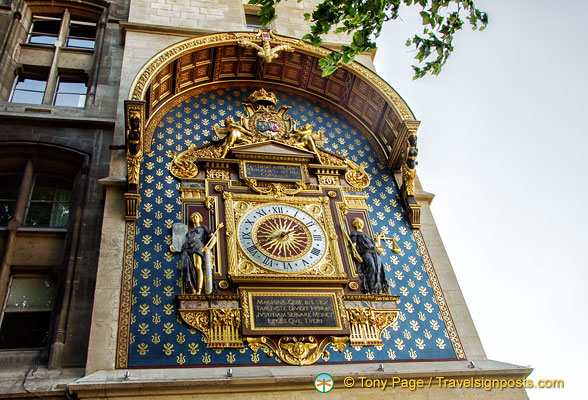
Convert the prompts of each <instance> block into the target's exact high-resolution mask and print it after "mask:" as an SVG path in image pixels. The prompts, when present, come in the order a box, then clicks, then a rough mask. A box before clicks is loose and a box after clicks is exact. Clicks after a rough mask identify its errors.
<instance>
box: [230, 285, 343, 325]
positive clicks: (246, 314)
mask: <svg viewBox="0 0 588 400" xmlns="http://www.w3.org/2000/svg"><path fill="white" fill-rule="evenodd" d="M239 295H240V297H241V308H242V309H243V327H244V332H245V331H246V332H247V334H253V335H255V334H259V335H276V334H278V335H279V334H280V333H281V334H284V333H296V334H301V333H302V334H304V333H313V334H316V333H320V332H321V331H322V332H328V333H329V334H335V333H339V334H346V333H348V332H349V319H348V317H347V312H346V310H345V304H344V302H343V289H341V288H331V287H321V288H320V289H309V288H308V287H288V288H287V289H286V288H283V289H279V290H277V289H276V288H275V287H263V286H254V287H246V286H245V287H243V286H241V287H240V288H239ZM253 296H259V297H264V296H265V297H269V296H271V297H285V298H289V297H293V296H296V297H317V296H319V297H329V298H331V299H332V301H333V303H332V304H333V311H334V313H335V319H336V325H335V326H329V327H313V328H308V327H307V326H302V327H288V328H279V327H274V328H264V327H257V326H256V325H255V317H254V315H253V304H252V302H253Z"/></svg>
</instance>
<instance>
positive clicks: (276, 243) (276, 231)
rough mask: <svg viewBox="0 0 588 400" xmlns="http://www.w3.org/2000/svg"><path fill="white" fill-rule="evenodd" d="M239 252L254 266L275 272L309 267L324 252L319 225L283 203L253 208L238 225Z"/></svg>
mask: <svg viewBox="0 0 588 400" xmlns="http://www.w3.org/2000/svg"><path fill="white" fill-rule="evenodd" d="M238 236H239V245H240V247H241V250H242V251H243V252H244V253H245V254H246V255H247V256H248V257H249V258H250V259H251V260H252V261H253V262H255V263H256V264H258V265H261V266H262V267H264V268H267V269H270V270H272V271H276V272H285V273H287V272H298V271H302V270H305V269H308V268H311V267H313V266H314V265H316V264H317V263H318V262H319V261H321V260H322V259H323V257H324V255H325V253H326V249H327V240H326V236H325V233H324V231H323V229H322V228H321V226H320V223H318V221H317V220H316V219H315V218H314V217H312V216H311V215H310V214H309V213H307V212H306V211H303V210H302V209H299V208H297V207H294V206H290V205H284V204H279V205H276V204H267V205H263V206H260V207H257V208H254V209H253V210H251V211H250V212H248V213H247V214H246V215H244V216H243V217H242V218H241V221H240V222H239V224H238Z"/></svg>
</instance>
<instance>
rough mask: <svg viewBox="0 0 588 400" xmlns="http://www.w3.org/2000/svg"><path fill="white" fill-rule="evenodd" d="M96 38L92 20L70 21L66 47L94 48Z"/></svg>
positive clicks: (94, 25)
mask: <svg viewBox="0 0 588 400" xmlns="http://www.w3.org/2000/svg"><path fill="white" fill-rule="evenodd" d="M95 39H96V24H95V23H94V22H83V21H71V22H70V24H69V35H68V37H67V43H66V45H67V47H74V48H81V49H94V41H95Z"/></svg>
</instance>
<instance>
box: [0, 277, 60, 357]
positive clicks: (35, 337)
mask: <svg viewBox="0 0 588 400" xmlns="http://www.w3.org/2000/svg"><path fill="white" fill-rule="evenodd" d="M55 292H56V284H55V281H54V280H53V279H52V278H51V277H50V276H49V275H40V274H38V275H13V276H12V277H11V279H10V287H9V289H8V296H7V298H6V303H5V306H4V312H3V313H2V322H1V325H0V348H3V349H25V348H35V347H44V346H46V345H47V341H48V338H49V327H50V324H51V312H52V311H53V304H54V302H55Z"/></svg>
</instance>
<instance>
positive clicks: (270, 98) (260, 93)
mask: <svg viewBox="0 0 588 400" xmlns="http://www.w3.org/2000/svg"><path fill="white" fill-rule="evenodd" d="M249 101H250V102H251V103H253V104H255V103H258V102H266V103H272V104H273V105H274V106H275V105H276V104H277V103H278V98H277V97H276V95H275V94H273V93H272V92H268V91H266V90H265V89H263V88H262V89H259V90H256V91H255V92H253V93H251V94H250V95H249Z"/></svg>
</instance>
